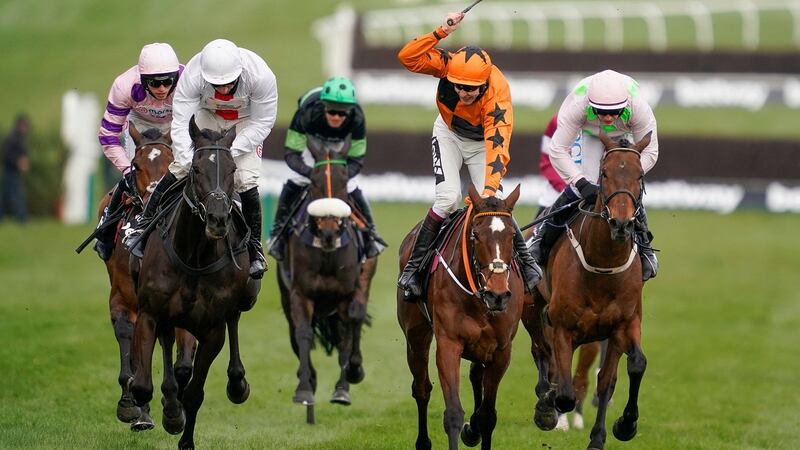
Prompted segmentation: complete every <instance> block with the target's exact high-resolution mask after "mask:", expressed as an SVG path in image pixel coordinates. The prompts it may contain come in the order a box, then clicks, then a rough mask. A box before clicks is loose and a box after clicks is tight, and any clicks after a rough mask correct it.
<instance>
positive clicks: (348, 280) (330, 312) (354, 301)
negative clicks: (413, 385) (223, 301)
mask: <svg viewBox="0 0 800 450" xmlns="http://www.w3.org/2000/svg"><path fill="white" fill-rule="evenodd" d="M308 149H309V151H310V152H311V155H312V156H313V157H314V160H315V161H316V163H315V164H314V168H313V171H312V173H311V175H310V176H309V179H310V180H311V184H310V187H309V191H308V198H309V200H310V203H308V206H307V208H306V213H307V214H306V218H305V220H304V221H302V223H301V224H300V227H299V228H295V229H294V230H293V232H292V233H291V234H290V235H289V236H288V238H287V241H286V256H285V258H284V259H283V261H279V262H278V270H277V278H278V286H279V288H280V294H281V306H282V307H283V312H284V314H285V316H286V320H287V321H288V323H289V340H290V342H291V346H292V351H294V354H295V355H296V356H297V358H298V360H299V363H300V366H299V369H298V371H297V377H298V385H297V388H296V390H295V392H294V395H293V397H292V401H293V402H294V403H297V404H302V405H306V422H307V423H309V424H313V423H314V409H313V407H314V401H315V399H314V394H315V393H316V389H317V372H316V369H315V368H314V365H313V364H312V362H311V355H310V350H311V348H312V346H313V345H314V336H315V335H316V336H317V337H318V339H319V341H320V343H321V344H322V345H323V347H324V348H325V350H326V352H327V353H328V354H329V355H330V354H331V353H332V351H333V348H336V349H337V350H338V352H339V368H340V371H339V379H338V381H337V382H336V387H335V390H334V392H333V395H332V397H331V399H330V401H331V402H332V403H335V404H340V405H350V404H351V397H350V384H357V383H360V382H361V381H362V380H363V379H364V376H365V372H364V368H363V365H362V359H363V358H362V355H361V330H362V327H363V326H364V324H365V323H368V315H367V302H368V300H369V289H370V284H371V282H372V277H373V276H375V271H376V268H377V261H378V258H377V256H374V257H372V258H366V257H365V256H362V255H361V254H360V251H359V249H358V246H357V240H358V239H360V236H359V231H358V230H357V229H356V226H355V224H354V222H355V221H357V220H358V218H357V216H354V211H352V209H351V207H350V205H349V204H348V203H347V198H348V197H347V181H348V175H347V164H346V162H345V160H344V159H343V157H342V155H341V154H340V153H339V152H338V151H336V150H334V149H333V148H332V147H331V144H327V143H323V142H321V141H319V140H317V139H313V138H309V140H308ZM351 217H353V219H352V220H351Z"/></svg>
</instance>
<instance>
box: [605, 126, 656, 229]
mask: <svg viewBox="0 0 800 450" xmlns="http://www.w3.org/2000/svg"><path fill="white" fill-rule="evenodd" d="M650 135H651V133H647V135H646V136H645V137H643V138H642V139H641V140H640V141H639V142H637V143H635V144H633V145H632V146H630V148H628V147H627V144H628V143H627V141H626V142H622V143H621V144H617V143H616V142H614V141H613V140H611V139H610V138H609V137H608V136H606V135H605V134H600V140H601V141H602V142H603V145H604V146H605V153H604V154H603V159H602V160H601V161H600V177H599V183H600V193H599V195H598V198H597V203H598V205H597V206H599V207H600V214H601V215H602V216H603V217H604V218H605V219H606V221H608V225H609V228H610V229H611V239H614V240H627V239H630V238H631V236H632V235H633V227H634V216H635V215H636V212H637V210H638V209H639V208H641V207H642V195H643V194H644V171H643V170H642V162H641V159H640V157H641V153H642V150H643V149H644V148H645V147H647V145H648V144H650Z"/></svg>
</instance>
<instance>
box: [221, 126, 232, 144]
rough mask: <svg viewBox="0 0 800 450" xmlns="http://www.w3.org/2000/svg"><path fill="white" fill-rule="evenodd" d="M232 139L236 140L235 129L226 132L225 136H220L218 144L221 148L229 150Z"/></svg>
mask: <svg viewBox="0 0 800 450" xmlns="http://www.w3.org/2000/svg"><path fill="white" fill-rule="evenodd" d="M234 139H236V127H232V128H231V129H230V130H228V131H226V132H225V136H222V139H221V140H220V143H219V144H220V145H222V146H223V147H227V148H231V145H232V144H233V140H234Z"/></svg>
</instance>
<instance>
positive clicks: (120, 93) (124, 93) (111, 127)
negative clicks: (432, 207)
mask: <svg viewBox="0 0 800 450" xmlns="http://www.w3.org/2000/svg"><path fill="white" fill-rule="evenodd" d="M127 84H128V83H125V80H124V74H123V75H120V76H119V77H117V79H115V80H114V83H113V84H112V85H111V89H110V90H109V92H108V103H107V105H106V110H105V111H104V112H103V120H102V121H101V122H100V130H99V132H98V136H97V137H98V139H99V140H100V145H101V146H102V147H103V153H104V154H105V155H106V158H108V160H109V161H111V163H112V164H114V167H116V168H117V170H119V171H120V172H122V173H123V174H124V173H125V172H127V171H129V170H130V167H131V160H130V158H129V157H128V152H127V151H125V148H124V147H123V146H122V141H121V140H120V135H121V134H122V132H123V130H124V128H125V121H126V120H127V119H128V114H129V113H130V112H131V107H132V106H133V105H132V102H131V98H130V95H131V94H130V88H128V89H125V86H126V85H127Z"/></svg>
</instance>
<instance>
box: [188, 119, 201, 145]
mask: <svg viewBox="0 0 800 450" xmlns="http://www.w3.org/2000/svg"><path fill="white" fill-rule="evenodd" d="M201 135H202V133H200V128H197V123H195V121H194V115H192V118H191V119H189V136H191V138H192V140H193V141H197V140H198V139H200V136H201Z"/></svg>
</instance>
